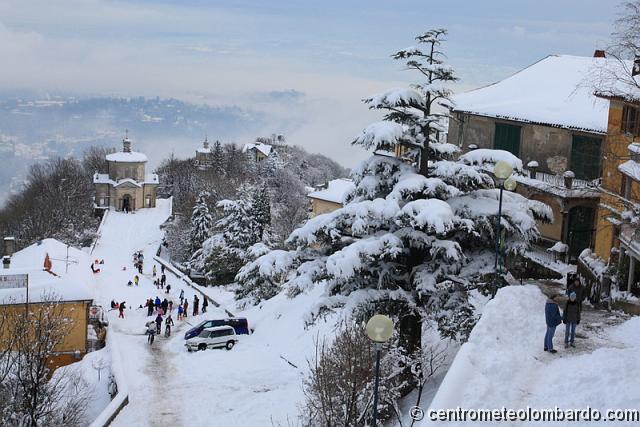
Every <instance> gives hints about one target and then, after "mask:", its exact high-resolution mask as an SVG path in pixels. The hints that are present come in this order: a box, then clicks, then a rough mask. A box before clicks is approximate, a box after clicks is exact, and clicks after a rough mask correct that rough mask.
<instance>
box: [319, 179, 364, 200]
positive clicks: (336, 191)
mask: <svg viewBox="0 0 640 427" xmlns="http://www.w3.org/2000/svg"><path fill="white" fill-rule="evenodd" d="M354 188H355V184H354V183H353V181H351V180H350V179H346V178H340V179H334V180H333V181H329V183H328V184H327V188H325V189H323V190H318V191H313V192H311V193H309V194H307V197H310V198H312V199H319V200H326V201H327V202H333V203H344V198H345V196H346V195H347V193H348V192H350V191H351V190H353V189H354Z"/></svg>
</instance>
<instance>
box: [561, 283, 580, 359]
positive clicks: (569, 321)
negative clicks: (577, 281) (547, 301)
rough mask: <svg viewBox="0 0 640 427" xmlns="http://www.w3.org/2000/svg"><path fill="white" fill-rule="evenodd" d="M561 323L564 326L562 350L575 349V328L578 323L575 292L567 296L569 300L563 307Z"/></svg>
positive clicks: (578, 308) (577, 304) (577, 303)
mask: <svg viewBox="0 0 640 427" xmlns="http://www.w3.org/2000/svg"><path fill="white" fill-rule="evenodd" d="M562 321H563V322H564V324H565V325H566V328H565V332H564V348H567V347H569V346H571V347H575V344H574V343H573V342H574V340H575V338H576V326H577V325H578V324H579V323H580V303H579V302H578V297H577V295H576V293H575V292H571V293H570V294H569V299H568V300H567V303H566V304H565V305H564V311H563V312H562Z"/></svg>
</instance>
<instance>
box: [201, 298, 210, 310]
mask: <svg viewBox="0 0 640 427" xmlns="http://www.w3.org/2000/svg"><path fill="white" fill-rule="evenodd" d="M208 306H209V300H208V299H207V297H204V300H203V301H202V314H204V313H206V312H207V307H208Z"/></svg>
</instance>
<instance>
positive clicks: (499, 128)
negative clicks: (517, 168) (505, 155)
mask: <svg viewBox="0 0 640 427" xmlns="http://www.w3.org/2000/svg"><path fill="white" fill-rule="evenodd" d="M493 148H495V149H496V150H505V151H508V152H510V153H511V154H513V155H514V156H516V157H520V126H514V125H507V124H504V123H496V131H495V134H494V138H493Z"/></svg>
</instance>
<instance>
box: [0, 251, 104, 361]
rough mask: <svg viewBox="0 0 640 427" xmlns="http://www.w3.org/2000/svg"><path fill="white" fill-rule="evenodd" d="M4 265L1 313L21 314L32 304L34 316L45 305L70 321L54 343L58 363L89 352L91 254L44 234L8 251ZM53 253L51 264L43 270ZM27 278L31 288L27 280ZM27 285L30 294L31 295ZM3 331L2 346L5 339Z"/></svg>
mask: <svg viewBox="0 0 640 427" xmlns="http://www.w3.org/2000/svg"><path fill="white" fill-rule="evenodd" d="M8 255H10V257H9V256H6V257H5V259H7V260H10V262H8V263H5V265H4V266H3V267H4V268H2V269H1V270H0V315H2V316H4V315H8V316H10V317H11V316H14V315H22V314H23V313H24V311H25V310H26V309H27V307H28V311H29V313H30V314H29V316H30V318H31V319H37V318H38V317H39V316H41V315H42V314H43V310H51V311H52V312H54V313H55V315H56V317H58V316H61V317H64V318H66V319H68V320H69V323H68V327H67V328H68V329H67V330H66V331H65V332H66V334H65V337H64V340H63V341H62V342H60V343H59V344H58V345H56V346H55V348H54V357H53V358H52V360H51V361H50V363H51V366H52V367H53V368H57V367H59V366H64V365H68V364H70V363H73V362H76V361H78V360H79V359H81V358H82V357H84V355H85V354H86V353H87V351H88V328H89V308H90V306H91V304H92V301H93V288H92V284H91V280H92V278H91V274H92V273H91V271H90V268H89V265H90V262H91V261H90V260H89V257H88V256H87V254H85V253H84V252H82V251H80V250H78V249H75V248H68V247H67V246H66V245H65V244H64V243H62V242H59V241H57V240H54V239H45V240H42V241H40V242H38V243H34V244H33V245H31V246H28V247H26V248H24V249H22V250H21V251H19V252H16V253H15V254H8ZM47 255H48V256H49V259H50V260H51V263H52V266H51V268H50V269H49V270H48V271H47V270H44V269H43V264H44V259H45V257H46V256H47ZM24 278H27V280H28V289H27V288H26V287H24V282H23V279H24ZM27 290H28V294H27ZM6 333H9V331H6V330H5V331H0V348H1V347H2V344H3V343H4V342H6V337H4V335H3V334H6Z"/></svg>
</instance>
